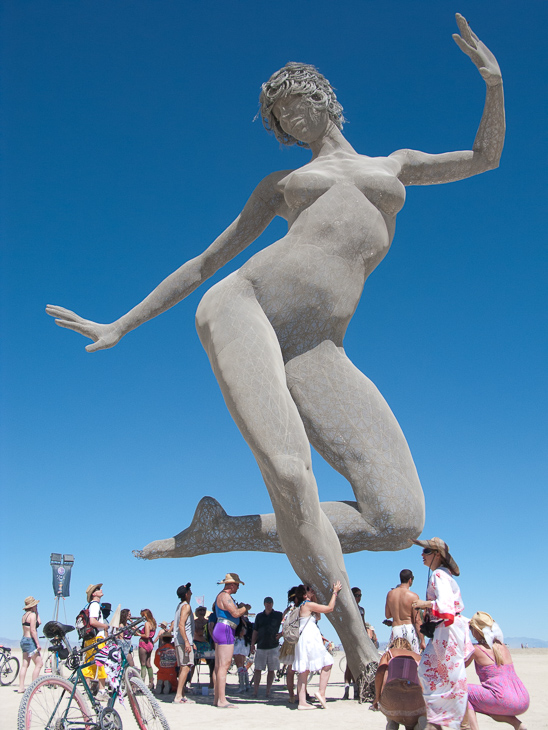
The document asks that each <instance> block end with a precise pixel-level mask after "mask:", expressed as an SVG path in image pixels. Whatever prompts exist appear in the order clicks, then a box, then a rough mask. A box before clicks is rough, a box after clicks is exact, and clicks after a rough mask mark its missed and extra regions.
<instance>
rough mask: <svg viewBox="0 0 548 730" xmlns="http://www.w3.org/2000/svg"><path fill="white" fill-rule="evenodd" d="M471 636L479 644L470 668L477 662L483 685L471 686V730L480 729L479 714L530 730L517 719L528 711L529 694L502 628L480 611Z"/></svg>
mask: <svg viewBox="0 0 548 730" xmlns="http://www.w3.org/2000/svg"><path fill="white" fill-rule="evenodd" d="M470 632H471V634H472V636H473V637H474V639H476V641H477V642H478V643H477V644H476V645H475V646H474V653H473V654H472V656H471V657H470V659H469V660H468V661H467V665H468V664H470V662H471V661H472V659H473V660H474V663H475V665H476V672H477V675H478V677H479V679H480V682H481V684H469V685H468V717H469V720H470V727H471V730H478V729H479V726H478V720H477V718H476V712H479V713H481V714H482V715H488V716H489V717H492V718H493V720H496V721H497V722H507V723H508V724H509V725H512V727H513V728H515V730H526V728H525V725H524V724H523V723H522V722H521V720H519V719H518V718H517V717H516V715H521V714H522V713H524V712H525V711H526V710H527V709H528V707H529V693H528V692H527V690H526V688H525V686H524V684H523V682H522V681H521V680H520V678H519V677H518V675H517V674H516V670H515V669H514V664H513V662H512V657H511V655H510V652H509V651H508V649H507V647H506V646H505V645H504V637H503V634H502V631H501V630H500V627H499V625H498V624H497V623H496V621H495V620H494V619H493V617H492V616H490V615H489V614H488V613H485V612H484V611H477V612H476V613H475V614H474V615H473V616H472V620H471V621H470Z"/></svg>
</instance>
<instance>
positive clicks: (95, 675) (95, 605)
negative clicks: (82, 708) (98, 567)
mask: <svg viewBox="0 0 548 730" xmlns="http://www.w3.org/2000/svg"><path fill="white" fill-rule="evenodd" d="M102 587H103V584H102V583H90V585H89V586H88V587H87V589H86V598H87V599H88V607H89V625H90V626H91V627H92V628H94V629H96V631H97V636H96V637H95V638H94V639H86V640H85V641H84V647H86V646H88V645H90V644H95V643H96V642H97V641H99V640H100V639H104V638H105V637H106V635H107V632H108V629H109V625H108V624H107V622H106V619H105V618H104V616H103V612H102V610H101V598H102V597H103V591H102V590H101V588H102ZM100 648H101V646H99V647H97V648H96V649H91V650H90V651H88V652H87V653H86V657H85V659H86V662H90V661H92V659H93V657H94V656H95V654H96V653H97V650H98V649H100ZM82 674H83V675H84V677H85V678H86V679H87V682H88V684H91V682H92V681H94V680H97V681H98V682H99V692H98V693H97V699H99V700H101V701H103V700H108V693H107V690H106V687H105V680H106V678H107V673H106V670H105V668H104V666H103V665H102V664H95V665H93V664H92V665H91V666H90V667H84V668H83V669H82Z"/></svg>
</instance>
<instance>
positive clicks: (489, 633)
mask: <svg viewBox="0 0 548 730" xmlns="http://www.w3.org/2000/svg"><path fill="white" fill-rule="evenodd" d="M470 629H473V630H474V631H477V632H478V633H479V634H481V635H482V636H483V638H484V639H485V641H486V642H487V644H488V646H490V647H491V649H492V648H493V643H494V641H495V639H497V640H498V641H500V643H501V644H504V635H503V633H502V630H501V628H500V626H499V625H498V624H497V622H496V621H495V619H494V618H493V617H492V616H491V615H490V614H488V613H487V612H486V611H476V613H475V614H474V615H473V616H472V618H471V619H470Z"/></svg>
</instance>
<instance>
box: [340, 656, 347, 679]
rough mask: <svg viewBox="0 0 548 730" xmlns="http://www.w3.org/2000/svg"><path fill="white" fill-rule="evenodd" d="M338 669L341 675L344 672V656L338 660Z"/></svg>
mask: <svg viewBox="0 0 548 730" xmlns="http://www.w3.org/2000/svg"><path fill="white" fill-rule="evenodd" d="M339 669H340V670H341V672H342V673H343V674H344V673H345V672H346V654H343V655H342V657H341V658H340V659H339Z"/></svg>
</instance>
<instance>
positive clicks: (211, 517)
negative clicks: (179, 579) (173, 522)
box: [133, 497, 231, 560]
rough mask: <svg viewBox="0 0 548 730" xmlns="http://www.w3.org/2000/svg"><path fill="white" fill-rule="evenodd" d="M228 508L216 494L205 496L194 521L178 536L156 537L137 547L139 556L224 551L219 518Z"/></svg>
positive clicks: (224, 514)
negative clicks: (221, 543) (219, 500)
mask: <svg viewBox="0 0 548 730" xmlns="http://www.w3.org/2000/svg"><path fill="white" fill-rule="evenodd" d="M226 516H227V514H226V511H225V510H224V509H223V508H222V507H221V505H220V504H219V502H217V500H216V499H213V497H203V498H202V499H201V500H200V501H199V502H198V506H197V507H196V512H195V513H194V517H193V518H192V522H191V523H190V525H189V527H187V528H186V530H183V531H182V532H180V533H179V534H178V535H176V536H175V537H169V538H167V539H165V540H155V541H154V542H151V543H149V544H148V545H146V546H145V547H144V548H143V549H142V550H134V551H133V554H134V555H135V557H136V558H142V559H144V560H155V559H156V558H191V557H194V556H195V555H204V554H205V553H209V552H224V550H223V549H222V547H221V549H219V547H220V544H219V543H220V541H223V540H224V541H225V542H226V536H225V537H224V538H223V535H224V533H223V532H222V531H221V525H220V522H221V520H222V518H223V517H226ZM227 549H231V548H227Z"/></svg>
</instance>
